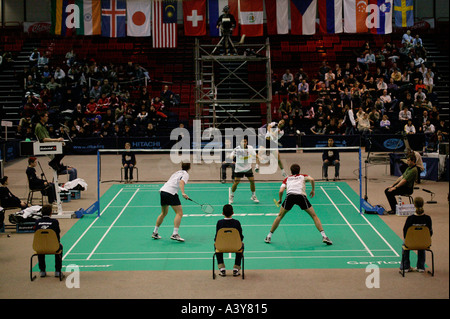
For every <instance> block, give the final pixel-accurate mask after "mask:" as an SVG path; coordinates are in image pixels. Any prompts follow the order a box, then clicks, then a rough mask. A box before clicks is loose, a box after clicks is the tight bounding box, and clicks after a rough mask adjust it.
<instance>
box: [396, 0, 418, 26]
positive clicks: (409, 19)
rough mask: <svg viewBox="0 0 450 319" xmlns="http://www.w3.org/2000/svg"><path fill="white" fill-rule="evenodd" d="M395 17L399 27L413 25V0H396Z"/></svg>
mask: <svg viewBox="0 0 450 319" xmlns="http://www.w3.org/2000/svg"><path fill="white" fill-rule="evenodd" d="M394 19H395V25H396V26H397V27H400V28H409V27H412V26H413V25H414V3H413V0H394Z"/></svg>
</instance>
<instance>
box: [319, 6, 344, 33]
mask: <svg viewBox="0 0 450 319" xmlns="http://www.w3.org/2000/svg"><path fill="white" fill-rule="evenodd" d="M318 1H319V2H318V7H319V29H320V32H322V33H328V34H333V33H341V32H342V0H318Z"/></svg>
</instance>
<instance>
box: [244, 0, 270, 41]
mask: <svg viewBox="0 0 450 319" xmlns="http://www.w3.org/2000/svg"><path fill="white" fill-rule="evenodd" d="M263 7H264V4H263V0H239V24H240V26H241V34H245V35H246V36H247V37H261V36H262V35H263V32H264V30H263V15H264V14H263Z"/></svg>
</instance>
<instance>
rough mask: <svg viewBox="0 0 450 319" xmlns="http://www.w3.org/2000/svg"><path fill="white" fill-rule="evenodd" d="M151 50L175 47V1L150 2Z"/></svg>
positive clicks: (157, 0) (159, 0)
mask: <svg viewBox="0 0 450 319" xmlns="http://www.w3.org/2000/svg"><path fill="white" fill-rule="evenodd" d="M152 45H153V48H176V47H177V1H173V0H153V1H152Z"/></svg>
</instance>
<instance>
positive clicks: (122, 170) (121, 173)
mask: <svg viewBox="0 0 450 319" xmlns="http://www.w3.org/2000/svg"><path fill="white" fill-rule="evenodd" d="M124 170H125V167H123V166H122V167H121V168H120V182H121V183H122V182H123V181H124V179H123V174H124ZM133 170H135V171H136V182H139V169H138V168H137V166H133Z"/></svg>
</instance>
